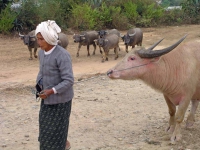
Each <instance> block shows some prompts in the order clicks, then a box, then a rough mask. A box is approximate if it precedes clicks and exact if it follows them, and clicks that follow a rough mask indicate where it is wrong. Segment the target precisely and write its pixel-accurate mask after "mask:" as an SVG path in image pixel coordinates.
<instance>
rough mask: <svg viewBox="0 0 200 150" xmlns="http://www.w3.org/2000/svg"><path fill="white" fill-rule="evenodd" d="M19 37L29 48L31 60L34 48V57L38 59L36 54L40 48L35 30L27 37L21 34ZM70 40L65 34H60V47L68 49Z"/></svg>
mask: <svg viewBox="0 0 200 150" xmlns="http://www.w3.org/2000/svg"><path fill="white" fill-rule="evenodd" d="M19 36H20V37H21V39H22V40H23V41H24V44H25V45H27V46H28V50H29V52H30V58H29V60H32V59H33V57H32V48H34V57H35V58H37V55H36V52H37V48H38V47H39V45H38V43H37V38H36V36H35V30H33V31H31V32H29V33H28V34H27V35H22V34H20V33H19ZM68 43H69V41H68V39H67V35H66V34H64V33H59V34H58V45H60V46H62V47H63V48H67V46H68Z"/></svg>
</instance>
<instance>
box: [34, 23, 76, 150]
mask: <svg viewBox="0 0 200 150" xmlns="http://www.w3.org/2000/svg"><path fill="white" fill-rule="evenodd" d="M60 32H61V29H60V27H59V26H58V25H57V24H56V23H55V21H50V20H48V21H45V22H41V23H40V24H39V25H38V26H37V28H36V31H35V34H36V37H37V42H38V44H39V46H40V47H41V50H40V51H39V52H38V56H39V62H40V68H39V73H38V76H37V80H36V82H37V84H39V85H40V87H41V88H42V91H41V92H40V94H39V97H40V98H41V99H42V100H41V106H40V112H39V138H38V140H39V142H40V150H66V149H70V143H69V142H68V141H67V136H68V126H69V117H70V113H71V104H72V98H73V96H74V91H73V83H74V77H73V71H72V63H71V57H70V54H69V53H68V52H67V51H66V49H64V48H62V47H61V46H59V45H57V43H58V33H60Z"/></svg>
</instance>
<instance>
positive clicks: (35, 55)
mask: <svg viewBox="0 0 200 150" xmlns="http://www.w3.org/2000/svg"><path fill="white" fill-rule="evenodd" d="M36 53H37V48H34V57H35V58H37V54H36Z"/></svg>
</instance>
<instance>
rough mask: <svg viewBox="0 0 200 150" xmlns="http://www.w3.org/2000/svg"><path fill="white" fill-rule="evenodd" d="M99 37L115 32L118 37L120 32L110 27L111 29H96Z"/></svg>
mask: <svg viewBox="0 0 200 150" xmlns="http://www.w3.org/2000/svg"><path fill="white" fill-rule="evenodd" d="M98 33H99V37H100V38H102V37H104V36H105V35H107V34H116V35H117V36H118V37H120V32H119V31H118V30H117V29H111V30H100V31H98Z"/></svg>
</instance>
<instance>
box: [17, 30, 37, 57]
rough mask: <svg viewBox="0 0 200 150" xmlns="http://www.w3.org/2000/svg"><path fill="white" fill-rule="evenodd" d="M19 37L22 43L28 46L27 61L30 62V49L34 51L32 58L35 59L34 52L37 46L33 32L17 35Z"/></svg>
mask: <svg viewBox="0 0 200 150" xmlns="http://www.w3.org/2000/svg"><path fill="white" fill-rule="evenodd" d="M19 36H20V37H21V39H22V40H23V41H24V44H25V45H27V46H28V50H29V52H30V58H29V60H32V59H33V57H32V48H33V49H34V57H35V58H37V55H36V52H37V48H38V47H39V45H38V44H37V38H36V37H35V30H33V31H31V32H29V33H28V34H27V35H21V34H20V33H19Z"/></svg>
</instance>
